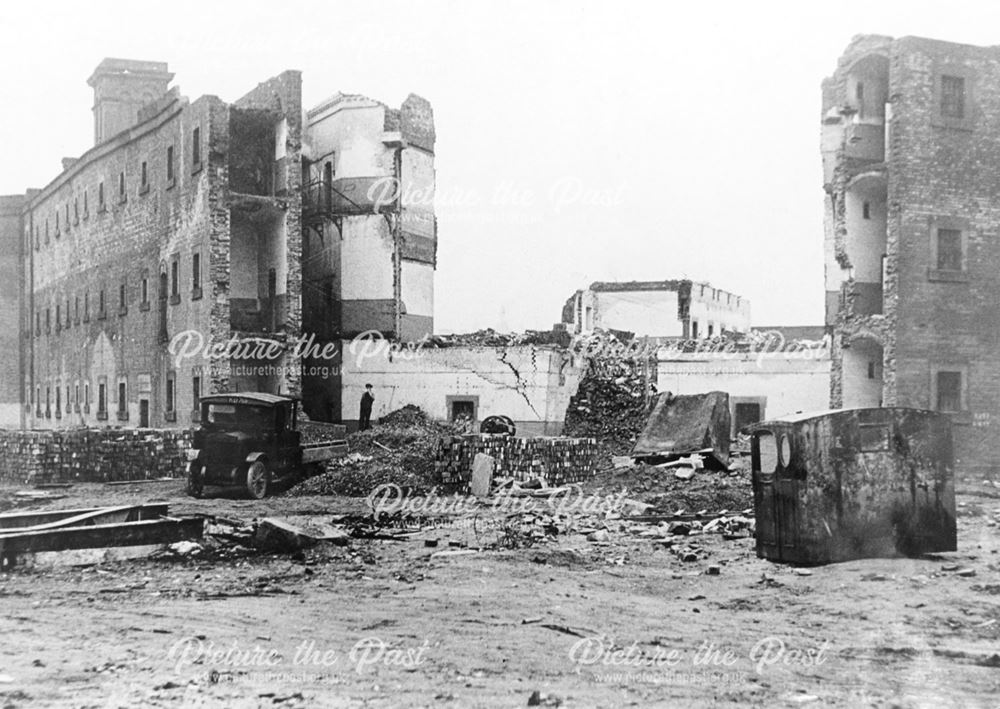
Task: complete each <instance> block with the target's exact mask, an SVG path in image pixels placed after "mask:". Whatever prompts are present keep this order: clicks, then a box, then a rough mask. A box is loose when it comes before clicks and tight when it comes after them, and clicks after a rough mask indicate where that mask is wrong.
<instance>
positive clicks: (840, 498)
mask: <svg viewBox="0 0 1000 709" xmlns="http://www.w3.org/2000/svg"><path fill="white" fill-rule="evenodd" d="M751 454H752V479H753V493H754V509H755V514H756V518H757V520H756V521H757V556H759V557H762V558H766V559H770V560H772V561H782V562H793V563H802V564H823V563H829V562H835V561H845V560H848V559H862V558H873V557H895V556H915V555H919V554H925V553H929V552H941V551H955V549H956V547H957V534H956V529H955V484H954V472H953V470H954V456H953V452H952V437H951V420H950V419H949V418H948V416H947V415H945V414H940V413H937V412H934V411H922V410H918V409H907V408H872V409H839V410H833V411H825V412H819V413H813V414H796V415H794V416H788V417H784V418H780V419H774V420H771V421H764V422H762V423H759V424H757V425H756V426H755V427H754V429H753V433H752V435H751Z"/></svg>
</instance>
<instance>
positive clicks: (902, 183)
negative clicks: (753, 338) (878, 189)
mask: <svg viewBox="0 0 1000 709" xmlns="http://www.w3.org/2000/svg"><path fill="white" fill-rule="evenodd" d="M873 61H875V62H880V63H881V66H884V67H885V71H886V72H887V81H888V87H887V90H886V92H885V96H886V100H888V102H889V110H888V111H887V112H886V125H885V126H884V127H883V126H881V125H878V126H872V125H867V126H865V125H861V126H859V125H858V123H859V121H858V120H856V119H859V118H864V116H862V115H861V114H860V113H859V112H858V102H859V96H861V95H862V94H861V93H859V92H858V91H857V87H856V85H855V84H856V80H857V79H858V77H859V76H861V73H857V74H852V72H854V71H856V70H857V67H861V66H864V63H865V62H873ZM869 66H874V64H869ZM942 76H950V77H959V78H961V79H962V80H963V82H964V84H963V86H964V90H963V93H962V101H961V103H962V104H963V108H964V110H963V111H962V114H963V115H961V116H949V115H946V113H945V112H944V111H943V109H942V96H943V93H942V88H941V87H942V78H941V77H942ZM852 77H853V78H852ZM865 80H866V81H867V79H865ZM871 88H872V87H871V86H868V87H867V90H866V91H865V92H864V93H863V96H865V97H870V96H872V95H873V93H872V91H871ZM823 93H824V96H823V135H824V143H823V156H824V164H825V165H824V167H825V171H824V172H825V179H826V182H827V184H826V185H825V186H826V188H827V191H828V195H829V197H828V203H827V205H826V209H827V216H826V219H825V229H826V242H827V244H826V246H827V249H826V250H827V259H826V260H827V274H828V278H827V292H828V297H830V296H831V295H832V296H833V297H834V298H836V296H837V295H843V296H844V297H843V298H842V299H841V300H842V302H841V303H840V304H839V305H838V306H837V308H836V312H832V313H830V315H829V316H828V321H827V322H828V325H832V326H833V327H834V330H835V334H836V337H835V338H834V348H833V351H832V361H833V366H832V376H831V389H830V391H831V404H832V405H833V406H840V405H849V406H850V405H859V404H858V401H856V400H854V401H852V400H850V399H851V397H849V396H848V395H847V389H848V387H847V386H846V384H845V381H846V380H847V377H848V374H849V372H851V371H853V372H855V374H854V375H852V376H855V377H857V376H858V374H857V372H862V374H861V375H860V376H861V377H863V376H864V374H863V371H864V369H863V368H858V367H857V366H854V365H856V364H857V363H856V362H855V363H853V364H852V367H848V366H847V360H848V358H849V357H851V356H853V355H852V352H851V350H849V349H848V348H849V347H850V345H851V343H852V342H855V341H857V340H859V339H867V340H870V341H871V342H874V343H877V344H878V345H880V346H881V347H882V348H883V351H882V366H883V371H884V376H883V377H882V396H881V403H882V404H884V405H890V406H891V405H898V406H907V407H913V408H922V409H934V408H937V407H938V402H937V401H936V396H935V373H936V372H937V371H939V370H946V371H958V372H961V373H962V379H963V389H962V397H961V398H962V402H961V407H960V408H961V410H960V411H957V412H953V413H952V414H951V419H952V423H953V426H954V440H955V451H956V467H957V469H958V470H959V471H960V472H972V471H976V472H979V473H988V472H991V471H994V469H995V468H996V467H998V466H996V464H995V463H994V462H993V458H994V455H993V454H992V450H991V447H992V441H994V440H995V439H996V438H997V435H998V434H1000V429H998V426H1000V307H998V305H997V303H998V301H997V294H998V293H1000V228H998V225H1000V172H998V171H997V170H995V169H994V168H993V166H995V165H996V164H997V163H998V161H1000V50H998V49H997V48H995V47H973V46H969V45H961V44H953V43H949V42H942V41H938V40H930V39H923V38H918V37H905V38H902V39H895V40H894V39H892V38H889V37H881V36H867V37H858V38H855V39H854V40H853V42H852V44H851V46H850V47H849V48H848V50H847V52H845V54H844V56H842V57H841V58H840V60H839V63H838V69H837V72H836V73H835V75H834V77H832V78H831V79H829V80H827V81H826V82H824V85H823ZM877 95H879V96H881V94H880V93H879V94H877ZM852 104H854V105H853V107H852ZM845 106H846V107H847V108H845ZM869 108H870V107H869ZM868 117H869V118H871V114H870V113H869V116H868ZM860 123H864V121H863V120H862V121H860ZM859 127H860V128H869V129H871V130H872V131H874V132H873V133H872V135H873V136H875V137H876V138H877V139H878V140H879V141H880V140H882V138H883V136H887V138H888V139H887V140H886V141H885V154H884V156H880V155H879V154H878V153H879V151H878V150H876V151H875V152H874V153H871V154H869V153H866V152H865V150H863V149H862V148H864V146H865V145H866V143H865V140H864V139H863V138H864V136H863V135H861V134H859V133H857V132H856V131H857V130H858V129H859ZM852 146H853V147H852ZM869 147H870V146H869ZM869 152H870V151H869ZM866 175H867V176H866ZM859 176H863V177H864V178H865V179H880V180H883V181H884V184H885V185H886V187H885V190H886V203H887V218H886V233H885V254H886V262H885V271H884V284H883V293H882V300H883V303H882V305H883V308H882V313H881V314H868V311H872V310H874V308H871V307H868V308H867V310H866V307H865V306H864V303H865V298H864V297H862V296H863V295H864V294H863V293H860V291H859V288H858V284H857V283H854V281H853V276H850V277H847V280H846V281H845V282H843V283H841V282H840V281H841V279H842V278H845V276H844V275H843V274H844V273H845V272H846V271H847V270H848V269H849V268H850V267H851V266H856V265H857V264H856V263H855V261H856V260H857V257H858V254H857V253H851V243H852V242H851V240H850V237H852V234H851V233H850V230H851V226H850V223H849V220H848V218H847V216H846V215H845V210H846V207H845V205H846V204H847V200H846V199H845V197H846V196H848V195H847V192H848V191H849V190H851V189H852V187H851V184H852V181H854V184H855V185H857V181H856V180H855V178H858V177H859ZM873 176H877V177H873ZM866 218H867V217H866ZM859 223H860V224H864V222H859ZM854 228H855V229H857V228H858V227H857V226H856V225H855V227H854ZM939 228H945V229H954V230H958V231H960V232H961V236H962V243H963V265H962V268H961V269H960V270H958V269H951V268H949V269H938V264H937V262H936V260H935V237H936V234H937V229H939ZM855 243H857V239H855ZM855 248H856V247H855ZM868 255H869V256H871V254H868ZM874 255H875V256H877V255H878V254H874ZM869 371H870V370H869ZM869 376H870V375H869ZM854 389H855V390H857V389H858V387H857V386H855V387H854ZM869 398H870V397H869ZM871 405H874V404H871Z"/></svg>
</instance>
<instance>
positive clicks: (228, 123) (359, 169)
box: [0, 59, 436, 428]
mask: <svg viewBox="0 0 1000 709" xmlns="http://www.w3.org/2000/svg"><path fill="white" fill-rule="evenodd" d="M172 78H173V75H172V74H171V73H169V72H168V71H167V65H166V64H165V63H161V62H147V61H135V60H123V59H105V60H104V61H102V62H101V63H100V65H99V66H98V67H97V69H96V70H95V71H94V73H93V75H92V76H91V78H90V80H89V84H90V85H91V86H92V87H93V89H94V137H95V145H94V147H92V148H91V149H89V150H88V151H87V152H85V153H84V154H83V155H82V156H80V157H79V158H67V159H64V160H63V171H62V172H61V173H60V174H59V175H58V176H57V177H56V178H55V179H54V180H53V181H52V182H50V183H49V184H48V185H47V186H46V187H44V188H43V189H40V190H29V191H28V192H27V194H25V195H23V196H10V197H2V198H0V243H2V246H3V252H2V256H0V271H2V275H3V289H4V290H3V295H4V306H5V307H4V309H3V317H4V318H7V319H11V320H12V323H11V324H14V325H15V327H11V328H7V327H5V328H4V335H3V339H2V340H0V347H2V355H3V357H4V358H5V360H6V361H7V362H8V367H7V368H6V370H5V371H4V376H3V378H2V383H0V397H2V401H0V416H2V420H0V427H8V428H17V427H23V428H69V427H73V426H80V425H86V426H143V427H144V426H152V427H175V426H176V427H188V426H190V425H191V423H192V422H193V421H196V420H197V417H198V413H197V409H198V406H197V402H198V399H199V397H200V396H202V395H204V394H208V393H216V392H225V391H234V390H241V389H247V390H255V391H268V392H272V393H282V394H289V395H293V396H301V395H302V394H303V382H304V381H306V382H307V383H308V378H307V377H308V374H307V373H305V374H304V373H303V370H302V368H301V366H300V365H301V362H300V361H299V357H298V356H297V355H296V352H295V349H294V346H295V344H296V343H298V342H300V341H301V339H300V338H301V337H302V336H303V335H305V334H307V333H311V334H312V336H313V338H316V339H318V340H319V342H318V343H317V345H318V346H320V347H321V346H322V345H323V344H324V343H325V342H337V343H339V342H340V340H339V337H340V335H341V334H342V331H343V329H344V327H345V326H347V327H348V329H374V330H377V331H379V332H380V333H381V334H383V335H384V336H386V337H398V336H400V335H401V334H405V335H407V336H414V335H416V336H419V335H420V334H423V333H430V332H432V330H433V322H432V318H431V316H432V312H431V304H432V302H433V277H432V274H433V270H434V256H435V253H436V229H435V222H434V218H433V207H432V206H431V204H430V203H429V202H428V201H426V200H425V201H423V202H421V204H420V205H419V206H418V207H416V208H414V209H407V208H406V207H405V206H404V204H403V197H402V195H407V194H411V193H412V189H409V188H408V187H409V185H408V182H409V183H414V182H419V186H420V187H424V188H429V189H432V187H433V180H434V172H433V145H434V129H433V114H432V111H431V107H430V104H429V103H428V102H427V101H426V100H424V99H422V98H420V97H418V96H414V95H411V96H410V97H409V98H408V99H407V100H406V102H405V103H404V104H403V106H402V107H401V108H400V109H391V108H389V107H387V106H384V105H383V104H380V103H378V102H375V101H371V100H370V99H364V98H363V97H345V96H343V95H340V94H338V95H336V96H335V97H334V98H333V99H330V100H328V101H326V102H324V103H323V104H322V105H321V106H320V107H319V108H317V109H316V110H314V111H311V112H309V113H308V114H303V110H302V90H301V77H300V74H299V72H297V71H286V72H284V73H282V74H280V75H279V76H277V77H274V78H272V79H269V80H267V81H265V82H263V83H261V84H259V85H258V86H257V88H255V89H254V90H252V91H251V92H249V93H248V94H246V95H245V96H243V97H242V98H240V99H238V100H237V101H235V102H233V103H226V102H223V101H222V100H220V99H219V98H217V97H215V96H203V97H201V98H199V99H197V100H195V101H189V100H188V99H186V98H185V97H183V96H181V95H180V94H179V92H178V90H177V89H176V88H173V89H169V88H168V86H169V84H170V81H171V79H172ZM360 108H364V109H365V110H364V111H361V110H358V109H360ZM334 114H337V115H336V116H334V117H333V118H330V117H331V116H333V115H334ZM361 115H363V116H364V118H363V119H360V120H358V119H355V120H353V121H352V120H351V118H350V117H352V116H361ZM340 116H348V118H344V119H340V118H339V117H340ZM325 119H329V120H325ZM411 141H412V142H411ZM314 155H315V156H318V157H316V158H314V157H313V156H314ZM378 180H386V181H387V182H386V187H385V188H383V189H382V190H381V191H380V192H379V193H378V194H379V195H381V196H382V199H381V200H380V201H378V202H377V203H372V200H371V199H370V198H369V199H368V200H367V201H365V196H366V194H367V190H368V188H369V187H370V186H371V184H372V183H374V182H376V181H378ZM418 237H419V238H418ZM414 241H419V243H418V244H416V245H414V244H413V242H414ZM404 244H405V245H406V247H405V248H404ZM14 318H16V320H14ZM4 324H5V325H6V324H8V323H7V322H6V320H5V321H4ZM188 331H190V332H197V333H198V336H199V337H200V338H202V341H203V344H204V346H205V347H209V346H212V345H215V346H219V345H220V344H224V343H227V342H231V341H233V342H244V341H247V342H266V343H267V344H268V346H269V347H272V348H273V349H271V350H270V353H269V354H268V356H267V357H262V356H261V355H260V354H259V353H260V350H257V353H258V354H256V358H254V357H251V358H249V359H248V358H242V359H239V360H236V359H235V358H234V356H229V355H227V356H223V357H214V358H212V359H211V360H210V359H208V358H206V357H198V356H195V357H188V358H183V359H178V358H176V357H174V356H173V355H172V354H171V352H170V343H171V341H172V340H174V338H175V337H176V336H177V335H179V334H181V333H184V332H188ZM12 332H13V333H17V334H16V335H15V336H11V333H12ZM204 349H205V348H202V351H204ZM273 353H277V354H273ZM328 364H329V363H328ZM313 384H314V385H315V384H316V382H313ZM325 386H326V387H327V388H330V387H334V388H335V387H337V386H339V382H338V381H337V380H333V381H332V382H330V383H328V384H326V385H325ZM314 389H316V390H319V391H321V392H322V391H324V390H323V389H322V388H321V387H319V386H315V387H314ZM326 398H328V397H326V396H324V395H322V394H321V395H319V396H316V397H312V398H311V399H310V398H309V397H306V403H307V411H309V413H311V414H312V415H314V416H316V417H317V418H324V417H325V416H327V415H328V414H329V406H328V405H327V404H328V402H326ZM310 409H311V410H310Z"/></svg>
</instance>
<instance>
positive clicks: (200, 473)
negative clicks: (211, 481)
mask: <svg viewBox="0 0 1000 709" xmlns="http://www.w3.org/2000/svg"><path fill="white" fill-rule="evenodd" d="M187 493H188V495H190V496H191V497H201V496H202V495H204V494H205V469H204V468H203V467H202V466H200V465H198V464H197V463H191V464H190V465H188V475H187Z"/></svg>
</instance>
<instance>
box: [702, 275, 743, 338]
mask: <svg viewBox="0 0 1000 709" xmlns="http://www.w3.org/2000/svg"><path fill="white" fill-rule="evenodd" d="M689 308H690V310H689V312H690V322H691V323H692V325H691V328H692V332H693V328H694V325H693V323H695V322H697V323H698V336H699V337H708V336H709V335H710V334H711V335H718V334H719V333H721V332H722V331H723V330H730V331H732V332H746V331H748V330H749V329H750V301H749V300H747V299H746V298H742V297H740V296H737V295H734V294H732V293H729V292H727V291H724V290H721V289H719V288H713V287H712V286H711V285H709V284H707V283H693V284H691V302H690V306H689Z"/></svg>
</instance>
